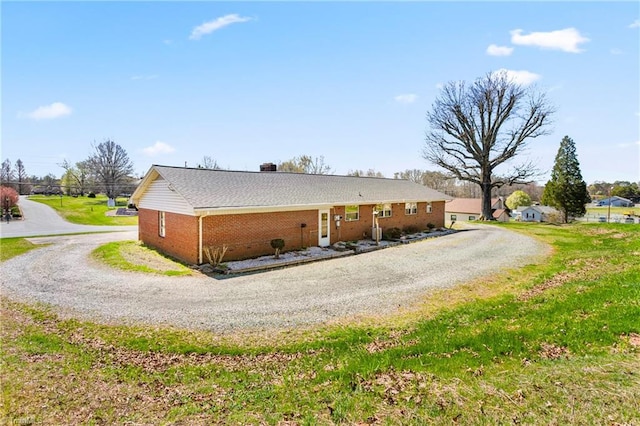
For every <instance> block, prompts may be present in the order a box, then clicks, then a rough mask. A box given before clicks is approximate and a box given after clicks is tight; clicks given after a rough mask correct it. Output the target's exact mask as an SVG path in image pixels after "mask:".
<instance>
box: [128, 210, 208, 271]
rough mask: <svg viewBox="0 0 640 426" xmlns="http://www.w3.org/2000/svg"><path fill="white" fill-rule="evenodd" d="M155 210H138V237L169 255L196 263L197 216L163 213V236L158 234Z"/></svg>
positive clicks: (157, 218)
mask: <svg viewBox="0 0 640 426" xmlns="http://www.w3.org/2000/svg"><path fill="white" fill-rule="evenodd" d="M158 221H159V216H158V212H157V211H156V210H147V209H140V210H138V238H140V240H141V241H142V242H143V243H145V244H146V245H148V246H150V247H154V248H156V249H158V250H160V251H162V252H164V253H166V254H168V255H169V256H172V257H175V258H176V259H179V260H182V261H184V262H187V263H193V264H195V263H198V218H197V217H194V216H188V215H183V214H176V213H169V212H166V213H165V236H164V237H161V236H160V235H159V223H158Z"/></svg>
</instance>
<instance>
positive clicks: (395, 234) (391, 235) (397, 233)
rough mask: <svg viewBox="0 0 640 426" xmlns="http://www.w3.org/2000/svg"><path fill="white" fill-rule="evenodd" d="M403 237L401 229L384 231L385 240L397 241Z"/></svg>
mask: <svg viewBox="0 0 640 426" xmlns="http://www.w3.org/2000/svg"><path fill="white" fill-rule="evenodd" d="M401 236H402V230H401V229H400V228H389V229H386V230H383V231H382V238H383V239H385V240H397V239H398V238H400V237H401Z"/></svg>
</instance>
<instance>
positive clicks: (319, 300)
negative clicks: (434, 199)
mask: <svg viewBox="0 0 640 426" xmlns="http://www.w3.org/2000/svg"><path fill="white" fill-rule="evenodd" d="M135 238H136V233H135V232H119V233H110V234H92V235H76V236H62V237H46V238H34V239H31V241H33V242H38V243H51V245H49V246H45V247H42V248H39V249H37V250H33V251H31V252H29V253H27V254H24V255H22V256H19V257H16V258H13V259H11V260H9V261H6V262H5V263H4V264H3V265H2V277H1V285H2V293H3V295H6V296H9V297H10V298H12V299H14V300H20V301H25V302H35V301H39V302H44V303H47V304H51V305H53V306H55V307H57V308H59V310H60V311H61V312H62V313H63V315H65V316H66V315H73V316H76V317H80V318H86V319H92V320H97V321H106V322H124V323H135V322H142V323H147V324H167V325H174V326H178V327H185V328H198V329H208V330H213V331H217V332H230V331H234V330H240V329H273V328H288V327H293V326H298V325H307V324H316V323H321V322H326V321H331V320H334V319H338V318H342V317H348V316H353V315H361V314H362V315H368V314H380V313H390V312H393V311H394V310H396V309H398V308H402V307H407V306H410V305H411V304H413V303H415V302H416V301H419V300H420V296H423V295H424V294H425V293H427V292H428V291H429V290H430V289H433V288H443V287H449V286H453V285H455V284H458V283H462V282H465V281H468V280H471V279H474V278H477V277H480V276H485V275H489V274H494V273H497V272H499V271H500V270H501V269H502V268H509V267H514V266H519V265H525V264H527V263H531V262H534V261H536V260H537V259H539V256H540V255H543V254H545V253H546V252H547V248H546V246H545V245H544V244H541V243H540V242H538V241H536V240H534V239H532V238H529V237H526V236H523V235H521V234H517V233H513V232H510V231H506V230H504V229H501V228H497V227H492V226H474V227H473V229H469V230H467V231H464V232H458V233H455V234H452V235H448V236H445V237H439V238H434V239H430V240H425V241H422V242H418V243H413V244H407V245H401V246H397V247H392V248H388V249H384V250H379V251H375V252H371V253H365V254H360V255H356V256H349V257H346V258H339V259H333V260H329V261H323V262H317V263H311V264H306V265H301V266H297V267H293V268H287V269H281V270H273V271H269V272H263V273H258V274H253V275H244V276H234V277H231V278H225V279H215V278H211V277H207V276H204V275H196V276H190V277H164V276H155V275H148V274H142V273H132V272H121V271H118V270H114V269H110V268H108V267H106V266H104V265H101V264H98V263H96V262H94V261H93V260H91V258H90V257H89V253H90V252H91V250H92V249H94V248H95V247H98V246H99V245H101V244H104V243H105V242H108V241H114V240H124V239H135Z"/></svg>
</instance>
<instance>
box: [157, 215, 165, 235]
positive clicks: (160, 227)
mask: <svg viewBox="0 0 640 426" xmlns="http://www.w3.org/2000/svg"><path fill="white" fill-rule="evenodd" d="M158 235H160V236H161V237H164V236H165V235H166V228H165V217H164V212H158Z"/></svg>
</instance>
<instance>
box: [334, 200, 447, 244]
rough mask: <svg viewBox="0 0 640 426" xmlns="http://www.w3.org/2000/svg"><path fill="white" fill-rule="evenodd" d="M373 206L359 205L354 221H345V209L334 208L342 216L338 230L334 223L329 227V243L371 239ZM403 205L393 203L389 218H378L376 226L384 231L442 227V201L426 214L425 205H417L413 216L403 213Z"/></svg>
mask: <svg viewBox="0 0 640 426" xmlns="http://www.w3.org/2000/svg"><path fill="white" fill-rule="evenodd" d="M374 208H375V205H360V219H359V220H355V221H347V220H345V219H344V218H345V207H344V206H340V207H336V208H335V213H334V214H337V215H340V216H342V218H343V220H342V221H341V222H340V225H341V226H340V229H339V230H338V229H337V228H336V226H335V223H333V224H332V227H331V243H334V242H337V241H340V240H342V241H350V240H359V239H361V238H362V237H363V235H364V236H366V238H371V228H372V224H373V209H374ZM404 208H405V204H404V203H393V204H392V205H391V217H381V218H378V225H379V226H380V228H382V232H383V233H384V230H385V229H389V228H400V229H403V228H405V227H407V226H413V227H415V228H418V229H420V230H424V229H427V224H428V223H433V224H434V225H435V226H436V227H437V228H439V227H442V226H444V201H439V202H434V203H431V213H427V203H418V211H417V213H416V214H414V215H407V214H405V211H404Z"/></svg>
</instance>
